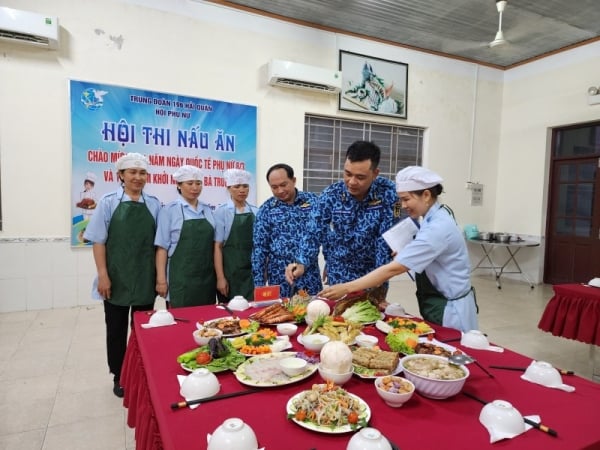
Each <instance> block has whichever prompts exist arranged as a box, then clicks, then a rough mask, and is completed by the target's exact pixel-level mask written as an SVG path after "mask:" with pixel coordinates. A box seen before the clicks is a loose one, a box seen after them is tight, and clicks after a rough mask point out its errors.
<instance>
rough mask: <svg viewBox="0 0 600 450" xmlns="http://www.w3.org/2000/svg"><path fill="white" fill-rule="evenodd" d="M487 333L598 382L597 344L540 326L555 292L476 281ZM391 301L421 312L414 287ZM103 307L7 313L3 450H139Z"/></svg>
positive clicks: (2, 344)
mask: <svg viewBox="0 0 600 450" xmlns="http://www.w3.org/2000/svg"><path fill="white" fill-rule="evenodd" d="M473 284H474V286H475V287H476V289H477V296H478V301H479V305H480V316H479V321H480V329H481V330H482V331H484V332H485V333H487V334H488V336H489V338H490V340H491V341H493V342H494V343H496V344H498V345H503V346H507V347H510V348H511V349H513V350H516V351H519V352H521V353H524V354H526V355H529V356H531V357H532V358H534V359H541V360H545V361H549V362H551V363H553V364H555V365H556V366H558V367H561V368H568V369H571V370H575V371H576V373H577V374H579V375H581V376H584V377H586V378H591V370H592V369H591V361H590V353H589V346H588V345H585V344H583V343H580V342H576V341H570V340H566V339H562V338H558V337H554V336H552V335H550V334H548V333H544V332H542V331H540V330H538V328H537V323H538V320H539V318H540V315H541V313H542V311H543V310H544V307H545V305H546V303H547V302H548V300H549V299H550V298H551V297H552V289H551V287H550V286H547V285H540V286H536V287H535V289H533V290H531V289H529V287H528V286H527V285H526V284H524V283H520V282H516V281H515V282H511V281H510V280H508V281H503V284H502V289H501V290H498V289H497V288H496V284H495V283H494V280H493V278H491V277H489V278H483V277H482V278H479V277H476V278H474V279H473ZM388 298H389V299H390V300H392V301H396V302H399V303H401V304H402V305H403V306H404V308H405V309H406V310H407V311H408V312H413V313H416V312H417V311H418V310H417V305H416V300H415V298H414V285H413V284H412V282H411V281H409V280H408V279H407V278H406V279H405V278H399V279H397V280H394V281H393V282H392V283H391V290H390V294H389V296H388ZM111 388H112V377H111V376H110V375H109V374H108V369H107V366H106V358H105V345H104V317H103V310H102V307H101V305H98V306H87V307H78V308H67V309H55V310H44V311H30V312H16V313H8V314H0V450H9V449H10V450H16V449H19V450H25V449H26V450H40V449H43V450H59V449H60V450H79V449H86V450H93V449H98V450H112V449H114V450H122V449H133V448H135V441H134V438H133V430H131V429H129V428H128V427H127V426H126V424H125V417H126V410H125V409H124V408H123V406H122V403H121V400H120V399H118V398H116V397H115V396H114V395H113V394H112V389H111Z"/></svg>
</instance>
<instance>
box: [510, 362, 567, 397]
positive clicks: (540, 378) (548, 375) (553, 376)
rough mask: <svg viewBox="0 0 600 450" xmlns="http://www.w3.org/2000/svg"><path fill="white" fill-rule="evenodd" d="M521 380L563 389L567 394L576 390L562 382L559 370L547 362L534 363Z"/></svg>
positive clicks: (528, 367)
mask: <svg viewBox="0 0 600 450" xmlns="http://www.w3.org/2000/svg"><path fill="white" fill-rule="evenodd" d="M521 378H522V379H523V380H526V381H530V382H532V383H536V384H541V385H542V386H546V387H551V388H557V389H561V390H563V391H565V392H573V391H574V390H575V388H574V387H573V386H570V385H568V384H564V383H563V382H562V376H561V374H560V372H559V371H558V369H556V368H555V367H553V366H552V364H550V363H547V362H545V361H532V362H531V364H529V366H527V369H526V370H525V373H524V374H523V375H521Z"/></svg>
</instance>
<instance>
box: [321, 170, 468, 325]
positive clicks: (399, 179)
mask: <svg viewBox="0 0 600 450" xmlns="http://www.w3.org/2000/svg"><path fill="white" fill-rule="evenodd" d="M441 183H442V178H441V177H440V176H439V175H438V174H437V173H435V172H432V171H431V170H428V169H425V168H424V167H419V166H409V167H406V168H404V169H402V170H401V171H400V172H398V174H397V175H396V191H397V192H398V196H399V197H400V200H401V201H402V207H403V208H404V209H405V210H406V212H407V213H408V215H409V216H410V217H411V219H413V220H415V221H418V220H419V218H422V220H421V221H420V225H419V229H418V231H417V233H416V235H415V236H414V239H413V240H412V241H410V242H409V243H408V244H407V245H406V246H405V247H404V248H402V249H401V250H400V251H399V252H398V254H397V255H396V256H395V257H394V260H393V261H392V262H390V263H388V264H385V265H383V266H381V267H379V268H377V269H375V270H374V271H372V272H370V273H368V274H367V275H365V276H364V277H362V278H358V279H356V280H354V281H350V282H348V283H343V284H338V285H335V286H330V287H329V288H326V289H324V290H323V291H321V292H320V293H319V295H321V296H323V297H326V298H329V299H332V300H336V299H339V298H341V297H343V296H344V295H347V294H348V293H350V292H353V291H358V290H361V289H367V288H370V287H375V286H379V285H381V283H383V282H384V281H386V280H389V279H390V278H392V277H394V276H396V275H400V274H402V273H404V272H407V271H409V270H411V271H413V272H414V273H415V275H416V277H415V278H416V279H415V281H416V285H417V300H418V303H419V312H420V313H421V316H422V317H423V318H424V319H425V320H427V321H429V322H431V323H435V324H439V325H443V326H445V327H450V328H456V329H458V330H461V331H469V330H476V329H477V328H478V323H477V312H478V311H477V302H476V299H475V291H474V290H473V288H472V287H471V277H470V274H471V264H470V260H469V253H468V251H467V245H466V243H465V239H464V236H463V233H462V230H461V229H459V227H458V225H457V224H456V222H455V220H454V215H453V214H452V211H451V210H450V208H448V207H447V206H445V205H442V204H440V203H439V201H438V196H439V195H440V194H441V193H442V191H443V188H442V184H441Z"/></svg>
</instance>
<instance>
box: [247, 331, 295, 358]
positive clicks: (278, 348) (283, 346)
mask: <svg viewBox="0 0 600 450" xmlns="http://www.w3.org/2000/svg"><path fill="white" fill-rule="evenodd" d="M286 337H287V336H286ZM273 344H275V347H273ZM273 344H271V345H269V347H271V352H272V353H277V352H283V351H284V350H288V349H290V348H292V343H291V342H290V340H289V339H282V338H277V339H276V340H275V342H273ZM238 352H239V353H241V354H242V355H244V356H259V355H256V354H255V353H244V352H243V351H242V350H241V349H240V350H238ZM268 354H269V353H265V355H268Z"/></svg>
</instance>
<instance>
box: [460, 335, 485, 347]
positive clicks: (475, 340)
mask: <svg viewBox="0 0 600 450" xmlns="http://www.w3.org/2000/svg"><path fill="white" fill-rule="evenodd" d="M460 344H461V345H464V346H465V347H469V348H475V349H479V350H484V349H486V348H488V347H489V346H490V341H488V338H487V336H486V335H485V334H483V333H482V332H481V331H479V330H470V331H467V332H466V333H463V335H462V338H461V339H460Z"/></svg>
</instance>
